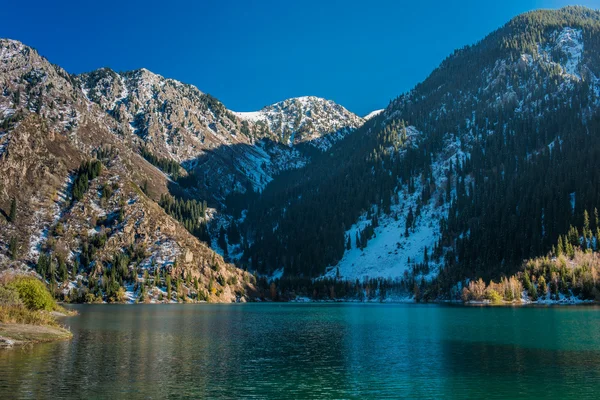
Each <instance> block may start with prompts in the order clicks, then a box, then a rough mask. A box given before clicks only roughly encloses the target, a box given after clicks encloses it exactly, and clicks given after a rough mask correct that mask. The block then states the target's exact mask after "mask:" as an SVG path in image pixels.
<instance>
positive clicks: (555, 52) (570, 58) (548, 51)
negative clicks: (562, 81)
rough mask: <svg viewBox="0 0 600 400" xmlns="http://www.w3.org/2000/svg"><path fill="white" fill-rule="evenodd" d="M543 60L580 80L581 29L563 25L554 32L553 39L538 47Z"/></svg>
mask: <svg viewBox="0 0 600 400" xmlns="http://www.w3.org/2000/svg"><path fill="white" fill-rule="evenodd" d="M538 53H539V55H540V57H541V58H542V60H543V61H545V62H547V63H549V64H554V65H557V66H559V67H560V68H561V69H562V71H563V74H564V75H565V76H567V77H570V78H573V79H576V80H580V79H581V75H580V64H581V59H582V58H583V39H582V31H581V29H574V28H571V27H565V28H563V29H562V30H561V31H560V32H559V31H557V32H554V34H553V41H552V42H551V43H549V44H548V45H546V46H544V47H540V48H539V49H538Z"/></svg>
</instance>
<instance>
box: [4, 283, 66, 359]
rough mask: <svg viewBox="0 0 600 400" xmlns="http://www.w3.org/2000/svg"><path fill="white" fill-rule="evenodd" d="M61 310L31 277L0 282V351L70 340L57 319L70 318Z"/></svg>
mask: <svg viewBox="0 0 600 400" xmlns="http://www.w3.org/2000/svg"><path fill="white" fill-rule="evenodd" d="M73 314H74V313H73V312H70V311H67V310H65V309H64V308H62V307H60V306H59V305H58V304H57V303H56V301H55V300H54V298H53V297H52V295H51V294H50V292H49V291H48V288H47V287H46V285H45V284H44V283H43V282H42V281H40V280H39V279H37V278H35V277H32V276H10V277H3V279H1V280H0V348H6V347H12V346H15V345H23V344H28V343H41V342H49V341H54V340H65V339H69V338H71V337H72V334H71V332H69V331H68V330H67V329H65V328H63V327H62V326H61V325H60V324H59V322H58V320H57V316H67V315H73Z"/></svg>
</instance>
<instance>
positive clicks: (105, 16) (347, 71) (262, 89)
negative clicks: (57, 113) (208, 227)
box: [0, 0, 600, 115]
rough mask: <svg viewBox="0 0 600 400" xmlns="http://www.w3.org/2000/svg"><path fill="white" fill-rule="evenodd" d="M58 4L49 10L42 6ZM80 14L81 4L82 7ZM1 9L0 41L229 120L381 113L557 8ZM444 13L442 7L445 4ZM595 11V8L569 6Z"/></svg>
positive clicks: (251, 5)
mask: <svg viewBox="0 0 600 400" xmlns="http://www.w3.org/2000/svg"><path fill="white" fill-rule="evenodd" d="M52 3H60V4H58V5H57V4H52ZM85 3H90V4H88V5H85ZM94 3H95V4H92V2H85V1H84V2H79V1H61V2H59V1H56V2H48V1H37V0H33V1H27V2H22V1H7V2H5V3H4V4H3V6H2V14H3V18H2V20H3V21H2V24H0V37H8V38H12V39H17V40H20V41H22V42H24V43H25V44H27V45H30V46H32V47H35V48H36V49H37V50H38V51H39V52H40V53H41V54H42V55H44V56H45V57H46V58H48V59H49V60H50V61H51V62H53V63H56V64H59V65H60V66H62V67H63V68H65V69H66V70H67V71H69V72H72V73H80V72H85V71H90V70H93V69H96V68H99V67H104V66H108V67H111V68H113V69H114V70H117V71H121V70H123V71H124V70H131V69H136V68H142V67H144V68H147V69H149V70H151V71H153V72H156V73H159V74H161V75H164V76H165V77H169V78H174V79H178V80H180V81H183V82H186V83H191V84H194V85H196V86H197V87H198V88H199V89H200V90H202V91H204V92H208V93H211V94H212V95H214V96H215V97H217V98H218V99H220V100H221V101H222V102H223V103H225V105H226V106H227V107H228V108H230V109H233V110H235V111H251V110H256V109H259V108H261V107H263V106H264V105H267V104H271V103H273V102H276V101H279V100H283V99H285V98H289V97H295V96H304V95H316V96H321V97H325V98H328V99H331V100H334V101H336V102H338V103H340V104H342V105H344V106H345V107H346V108H348V109H349V110H351V111H354V112H356V113H357V114H360V115H364V114H366V113H368V112H369V111H371V110H374V109H377V108H383V107H385V106H386V105H387V104H388V102H389V100H390V99H392V98H394V97H396V96H397V95H399V94H401V93H403V92H405V91H406V90H409V89H411V88H412V87H413V86H414V85H415V84H417V83H418V82H419V81H421V80H423V79H424V78H426V77H427V75H429V73H430V72H431V71H432V70H433V69H434V68H435V67H436V66H437V65H438V64H439V63H440V62H441V61H442V60H443V59H444V58H445V57H446V56H447V55H448V54H450V53H451V52H452V51H453V50H454V49H455V48H458V47H462V46H464V45H466V44H471V43H474V42H476V41H477V40H479V39H481V38H483V37H484V36H485V35H486V34H488V33H490V32H491V31H493V30H494V29H496V28H498V27H500V26H501V25H503V24H504V23H505V22H507V21H508V20H509V19H510V18H512V17H514V16H515V15H517V14H519V13H522V12H525V11H528V10H532V9H536V8H559V7H562V6H565V5H568V4H573V3H572V2H568V1H559V0H546V1H542V0H535V1H534V0H531V1H529V0H503V1H474V0H466V1H452V2H449V1H431V0H419V1H402V0H369V1H358V0H346V1H329V0H303V1H285V0H279V1H272V0H262V1H256V0H246V1H243V0H237V1H234V0H212V1H207V0H199V1H195V2H191V1H190V2H181V1H177V0H170V1H167V2H164V1H160V2H159V1H156V0H147V1H143V2H142V1H121V2H114V3H109V2H103V4H101V3H99V2H94ZM450 3H452V4H450ZM577 4H581V5H585V6H588V7H592V8H600V0H597V1H583V0H577Z"/></svg>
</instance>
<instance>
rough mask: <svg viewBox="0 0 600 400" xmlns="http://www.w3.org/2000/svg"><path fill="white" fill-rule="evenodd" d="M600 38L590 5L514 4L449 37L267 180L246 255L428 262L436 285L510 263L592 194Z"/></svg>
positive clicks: (570, 219)
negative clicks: (489, 23) (454, 40)
mask: <svg viewBox="0 0 600 400" xmlns="http://www.w3.org/2000/svg"><path fill="white" fill-rule="evenodd" d="M599 54H600V13H598V12H597V11H592V10H589V9H586V8H582V7H567V8H564V9H561V10H557V11H551V10H543V11H535V12H530V13H526V14H523V15H521V16H518V17H517V18H515V19H513V20H512V21H510V22H509V23H507V24H506V25H505V26H503V27H502V28H500V29H498V30H497V31H495V32H493V33H492V34H490V35H489V36H487V37H486V38H485V39H483V40H482V41H480V42H479V43H476V44H475V45H473V46H467V47H465V48H463V49H460V50H457V51H456V52H455V53H454V54H452V55H451V56H450V57H448V58H447V59H446V60H444V62H443V63H442V64H441V65H440V67H439V68H437V69H436V70H435V71H434V72H432V74H431V75H430V76H429V77H428V78H427V79H426V80H425V81H424V82H423V83H421V84H419V85H417V86H416V87H415V88H414V89H413V90H412V91H410V92H408V93H406V94H404V95H402V96H400V97H398V98H397V99H395V100H394V101H392V102H391V103H390V105H389V106H388V107H387V108H386V110H385V111H384V112H383V113H381V114H379V115H377V116H376V117H374V118H372V119H371V120H369V121H368V122H367V123H366V124H365V125H364V126H363V127H362V128H360V129H359V130H358V131H356V132H355V133H353V134H351V135H349V136H348V137H347V138H346V139H345V140H344V141H342V142H341V143H338V144H336V145H334V146H333V147H332V148H331V150H330V151H329V152H328V153H329V154H327V155H326V156H323V157H320V158H319V159H318V160H316V161H315V162H313V163H311V164H310V165H308V166H307V167H306V168H305V169H304V170H303V171H302V172H301V173H298V172H294V171H290V172H287V173H286V174H284V177H285V178H283V177H282V179H277V180H276V181H275V182H274V183H273V184H271V185H270V186H269V187H267V189H266V191H265V192H264V194H263V195H262V197H261V198H260V200H258V201H256V202H254V203H252V204H251V205H250V208H249V212H248V215H247V218H246V224H247V225H246V228H247V229H248V230H249V232H250V235H249V240H248V242H249V245H248V249H247V251H246V258H245V259H244V261H245V262H246V263H248V264H249V265H251V266H252V267H253V268H257V269H258V270H261V271H265V272H269V271H274V270H278V269H280V268H284V271H285V272H284V274H286V275H287V274H289V276H313V277H314V276H319V275H322V274H324V273H326V272H327V271H328V270H329V274H330V275H331V276H340V275H341V276H342V277H347V278H354V277H361V276H362V277H364V276H367V275H369V276H387V277H405V278H407V279H408V278H409V277H412V278H411V279H414V277H415V276H426V277H427V279H428V280H432V279H433V284H429V286H430V287H431V286H433V289H432V290H435V291H438V290H440V291H441V292H445V293H447V291H449V290H450V288H451V287H453V286H454V285H455V284H456V283H457V282H460V281H462V280H464V279H465V278H471V277H480V276H483V277H485V278H492V277H494V278H497V277H499V276H501V275H502V274H510V273H513V272H515V271H517V270H519V269H520V268H521V265H522V262H523V260H524V259H526V258H529V257H534V256H538V255H542V254H545V253H546V252H547V251H549V250H551V248H552V245H554V244H555V243H556V241H557V238H558V236H559V235H563V234H566V232H567V231H568V229H569V226H570V225H571V224H574V225H575V224H576V225H577V226H581V221H582V220H583V214H584V211H585V210H587V211H588V212H589V213H590V214H591V212H592V210H593V208H594V207H596V205H597V204H598V203H599V200H600V199H599V198H598V196H599V194H598V193H600V187H599V186H598V182H599V181H598V177H597V176H596V175H597V174H598V171H599V170H600V169H598V168H596V166H597V165H598V161H597V160H598V157H597V156H598V151H600V141H599V140H600V135H598V127H599V125H598V122H599V121H598V115H597V108H598V101H599V97H598V94H599V93H600V92H599V82H598V78H597V77H598V76H599V74H600V70H599V68H600V67H599V65H600V64H599V63H598V57H599ZM288 175H290V176H288ZM371 249H373V250H371ZM409 257H410V260H409ZM365 265H368V266H369V268H364V266H365ZM328 267H329V268H330V269H328ZM417 282H419V281H417Z"/></svg>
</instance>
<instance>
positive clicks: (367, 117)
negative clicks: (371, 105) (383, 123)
mask: <svg viewBox="0 0 600 400" xmlns="http://www.w3.org/2000/svg"><path fill="white" fill-rule="evenodd" d="M384 110H385V109H383V108H382V109H380V110H375V111H371V112H370V113H368V114H367V115H365V116H364V117H363V119H364V120H365V121H368V120H370V119H371V118H375V117H376V116H378V115H379V114H381V113H382V112H383V111H384Z"/></svg>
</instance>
